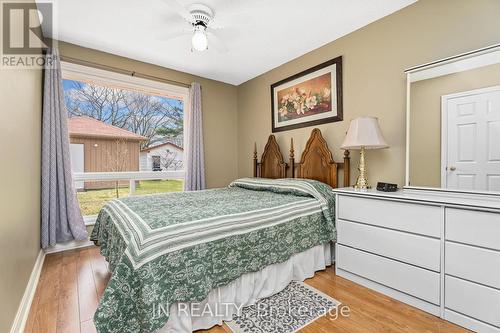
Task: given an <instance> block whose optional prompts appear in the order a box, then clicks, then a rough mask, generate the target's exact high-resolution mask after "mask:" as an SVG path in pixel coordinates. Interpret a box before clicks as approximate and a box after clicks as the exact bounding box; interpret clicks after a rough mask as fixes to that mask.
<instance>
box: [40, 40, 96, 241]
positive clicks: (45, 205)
mask: <svg viewBox="0 0 500 333" xmlns="http://www.w3.org/2000/svg"><path fill="white" fill-rule="evenodd" d="M46 57H47V59H51V60H52V61H47V65H46V67H45V72H44V76H45V77H44V87H43V114H42V235H41V240H42V248H47V247H49V246H53V245H55V244H56V243H60V242H67V241H70V240H84V239H87V237H88V235H87V229H86V228H85V223H84V222H83V217H82V214H81V212H80V207H79V205H78V201H77V198H76V192H75V189H74V184H73V179H72V174H71V163H70V153H69V135H68V124H67V118H68V113H67V111H66V107H65V104H64V94H63V90H62V77H61V66H60V62H59V53H58V51H57V50H56V49H51V50H49V51H47V56H46Z"/></svg>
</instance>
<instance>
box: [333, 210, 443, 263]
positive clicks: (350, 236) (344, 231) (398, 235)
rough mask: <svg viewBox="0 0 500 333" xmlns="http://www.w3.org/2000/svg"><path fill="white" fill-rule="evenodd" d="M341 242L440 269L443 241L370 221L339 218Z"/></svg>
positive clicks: (385, 255)
mask: <svg viewBox="0 0 500 333" xmlns="http://www.w3.org/2000/svg"><path fill="white" fill-rule="evenodd" d="M337 242H338V243H339V244H343V245H348V246H350V247H354V248H357V249H361V250H365V251H368V252H372V253H374V254H378V255H381V256H384V257H389V258H393V259H396V260H400V261H404V262H407V263H410V264H413V265H416V266H420V267H424V268H427V269H431V270H433V271H436V272H439V271H440V260H441V258H440V252H441V250H440V241H439V240H438V239H434V238H429V237H423V236H418V235H414V234H409V233H405V232H401V231H394V230H390V229H384V228H379V227H373V226H369V225H366V224H360V223H354V222H348V221H343V220H338V221H337Z"/></svg>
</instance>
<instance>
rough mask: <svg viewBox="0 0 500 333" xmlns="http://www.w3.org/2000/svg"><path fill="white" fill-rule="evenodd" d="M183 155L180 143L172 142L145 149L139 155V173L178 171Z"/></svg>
mask: <svg viewBox="0 0 500 333" xmlns="http://www.w3.org/2000/svg"><path fill="white" fill-rule="evenodd" d="M177 141H180V140H177ZM183 153H184V148H183V147H182V143H180V142H175V141H174V140H172V141H167V142H165V143H162V144H158V145H156V146H153V147H148V148H145V149H143V150H141V154H140V171H166V170H180V169H182V167H183Z"/></svg>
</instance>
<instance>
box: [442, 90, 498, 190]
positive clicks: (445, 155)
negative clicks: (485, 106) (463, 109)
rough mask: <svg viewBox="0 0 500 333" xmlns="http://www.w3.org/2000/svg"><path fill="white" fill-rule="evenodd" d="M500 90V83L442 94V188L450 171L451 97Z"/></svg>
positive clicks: (445, 185) (444, 186) (445, 186)
mask: <svg viewBox="0 0 500 333" xmlns="http://www.w3.org/2000/svg"><path fill="white" fill-rule="evenodd" d="M497 90H500V85H496V86H490V87H486V88H479V89H473V90H467V91H462V92H458V93H453V94H447V95H443V96H441V188H444V189H446V188H447V185H448V184H447V183H448V182H447V179H448V171H447V170H446V167H447V165H448V101H449V100H450V99H454V98H459V97H467V96H469V95H478V94H483V93H488V92H492V91H497Z"/></svg>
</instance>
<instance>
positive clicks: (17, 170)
mask: <svg viewBox="0 0 500 333" xmlns="http://www.w3.org/2000/svg"><path fill="white" fill-rule="evenodd" d="M41 110H42V72H41V71H40V70H13V69H0V116H1V121H0V159H1V163H0V175H1V179H2V181H1V182H0V187H1V190H0V212H1V217H0V218H1V220H0V267H1V269H0V332H9V330H10V327H11V325H12V322H13V320H14V317H15V315H16V311H17V309H18V306H19V304H20V302H21V298H22V296H23V293H24V290H25V288H26V286H27V284H28V279H29V277H30V274H31V271H32V270H33V266H34V264H35V260H36V257H37V255H38V253H39V251H40V154H41V114H42V112H41Z"/></svg>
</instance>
